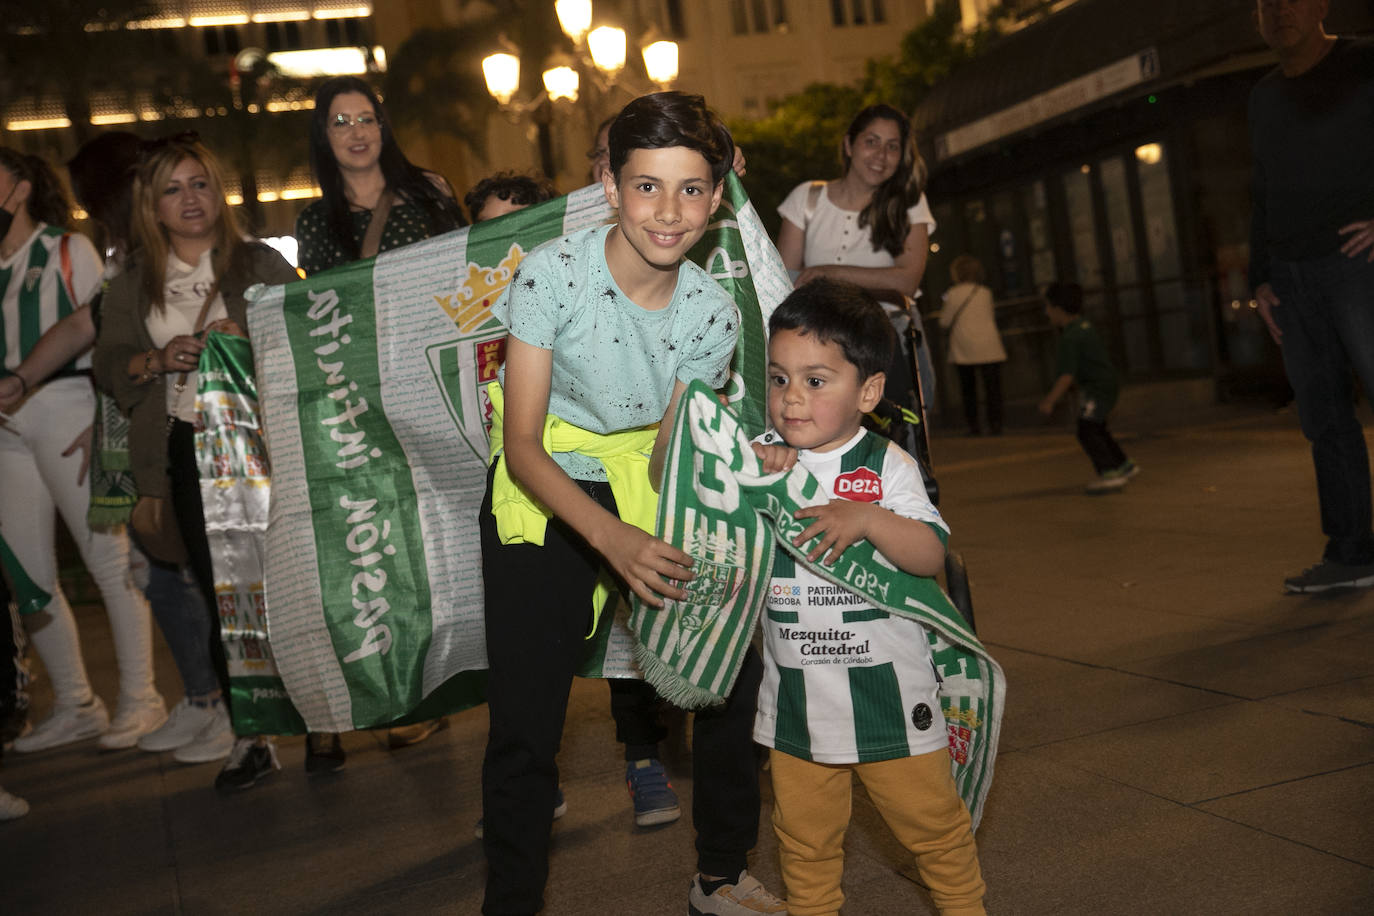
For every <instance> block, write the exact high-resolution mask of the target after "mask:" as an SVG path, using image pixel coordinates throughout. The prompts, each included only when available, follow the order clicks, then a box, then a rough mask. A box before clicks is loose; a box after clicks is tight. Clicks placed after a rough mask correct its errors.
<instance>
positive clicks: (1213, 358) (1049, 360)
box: [915, 0, 1374, 398]
mask: <svg viewBox="0 0 1374 916" xmlns="http://www.w3.org/2000/svg"><path fill="white" fill-rule="evenodd" d="M1331 6H1332V10H1331V15H1330V16H1329V17H1328V20H1327V26H1328V31H1332V32H1336V33H1341V34H1360V33H1366V34H1367V33H1369V32H1371V31H1374V13H1372V12H1371V10H1370V8H1369V7H1368V5H1367V4H1363V3H1360V2H1356V0H1346V2H1342V0H1332V4H1331ZM1253 10H1254V0H1215V2H1212V3H1207V4H1197V3H1193V2H1188V0H1078V2H1076V3H1068V4H1060V6H1059V8H1058V9H1057V10H1056V11H1054V12H1053V13H1052V14H1051V15H1049V16H1047V17H1045V18H1043V19H1042V20H1040V21H1037V22H1035V23H1034V24H1031V25H1029V26H1027V27H1025V28H1022V29H1019V30H1017V31H1015V32H1013V33H1012V34H1009V35H1007V36H1005V37H1004V38H1002V39H1000V40H999V41H997V42H996V43H994V44H993V45H992V46H991V47H990V48H988V50H987V52H986V54H984V55H983V56H981V57H980V58H979V59H977V60H975V61H973V62H972V63H971V64H970V65H968V66H967V67H965V68H963V69H961V70H959V71H957V72H956V73H954V74H953V75H952V77H951V78H950V79H949V80H948V81H946V82H945V83H944V84H942V85H941V86H940V87H938V88H937V89H936V90H935V91H934V92H933V93H932V94H931V95H930V96H929V97H928V98H927V99H926V100H925V101H924V102H923V103H922V105H921V107H920V109H919V110H918V111H917V112H916V113H915V118H916V123H917V128H918V131H919V133H920V136H921V137H922V138H923V143H924V146H925V148H926V152H927V157H928V161H929V164H930V168H931V178H930V184H929V189H928V195H929V198H930V200H931V202H932V206H933V210H934V214H935V216H936V219H937V220H938V221H939V224H940V228H939V232H938V233H937V236H936V240H937V250H935V251H933V253H932V256H931V259H930V263H929V267H928V269H927V272H926V281H927V282H926V291H927V294H928V296H933V297H935V298H938V296H939V294H940V293H941V292H942V291H943V290H944V289H945V288H947V287H948V286H949V285H950V281H949V278H948V266H949V263H950V261H951V260H952V259H953V258H954V257H955V256H957V255H959V254H961V253H965V252H967V253H970V254H973V255H975V256H976V257H977V258H978V259H979V260H980V262H981V263H982V264H983V267H984V270H985V271H986V272H987V275H988V281H989V286H991V287H992V289H993V290H994V292H995V294H996V296H997V301H998V316H999V322H1000V323H1001V325H1002V327H1003V330H1004V334H1005V336H1006V342H1007V344H1008V350H1009V352H1010V353H1011V360H1010V361H1009V363H1008V370H1007V385H1008V388H1009V393H1010V395H1011V396H1012V397H1016V396H1018V395H1019V396H1020V397H1022V398H1028V397H1030V396H1032V395H1034V394H1036V393H1038V392H1042V391H1043V390H1044V389H1045V388H1046V387H1047V386H1048V384H1049V382H1050V381H1051V379H1052V374H1053V335H1052V333H1051V332H1050V331H1049V329H1048V326H1047V324H1046V323H1045V321H1044V318H1043V316H1042V315H1041V308H1042V304H1041V302H1040V300H1039V298H1038V293H1039V292H1040V291H1041V290H1042V289H1043V288H1044V286H1045V285H1046V284H1047V283H1049V282H1051V281H1054V280H1057V279H1060V280H1063V279H1067V280H1074V281H1077V282H1078V283H1080V284H1082V286H1083V287H1084V289H1085V292H1086V294H1087V311H1088V313H1089V314H1090V316H1091V317H1092V318H1093V319H1094V320H1095V321H1096V323H1097V324H1098V325H1099V327H1100V328H1101V329H1103V331H1104V333H1105V336H1106V337H1107V340H1108V342H1109V345H1110V346H1111V348H1112V350H1113V351H1114V355H1115V357H1116V361H1117V364H1118V366H1119V367H1120V368H1121V369H1122V370H1123V371H1124V372H1125V374H1126V375H1127V376H1128V377H1130V378H1135V379H1159V378H1168V377H1189V376H1192V377H1207V376H1211V377H1213V378H1215V379H1216V382H1217V393H1218V395H1219V396H1221V397H1228V396H1240V395H1244V394H1247V393H1250V392H1254V391H1257V390H1262V391H1265V392H1266V393H1267V392H1271V391H1275V390H1276V389H1281V388H1282V386H1283V381H1282V369H1281V366H1280V365H1279V359H1278V352H1277V348H1276V347H1275V346H1274V345H1273V344H1272V342H1271V341H1270V340H1269V337H1268V334H1267V333H1266V332H1265V330H1264V327H1263V324H1262V322H1261V321H1260V320H1259V316H1258V314H1257V313H1256V312H1255V310H1254V307H1253V304H1252V302H1251V299H1250V290H1249V288H1248V284H1247V281H1246V268H1247V265H1248V260H1249V247H1248V246H1249V218H1250V151H1249V143H1248V132H1247V126H1246V104H1247V99H1248V96H1249V92H1250V87H1251V86H1253V85H1254V83H1255V81H1256V80H1258V79H1259V77H1260V76H1261V75H1262V74H1263V73H1264V72H1266V70H1268V69H1269V68H1271V67H1273V66H1274V64H1275V61H1276V59H1275V58H1274V56H1273V55H1272V54H1271V53H1270V52H1269V51H1268V50H1267V49H1266V48H1265V46H1264V44H1263V42H1262V41H1261V40H1260V38H1259V35H1258V33H1257V32H1256V30H1255V26H1254V21H1253V18H1252V15H1253Z"/></svg>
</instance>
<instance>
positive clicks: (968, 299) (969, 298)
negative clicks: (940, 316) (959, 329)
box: [949, 284, 978, 331]
mask: <svg viewBox="0 0 1374 916" xmlns="http://www.w3.org/2000/svg"><path fill="white" fill-rule="evenodd" d="M976 295H978V286H977V284H975V285H974V287H973V292H971V293H969V294H968V295H967V296H965V297H964V301H963V302H960V303H959V307H958V308H957V309H955V310H954V315H953V317H951V318H950V319H949V329H950V330H951V331H952V330H954V323H955V322H956V321H958V320H959V316H960V315H962V314H963V313H964V306H966V305H968V304H969V303H970V302H972V301H973V297H974V296H976Z"/></svg>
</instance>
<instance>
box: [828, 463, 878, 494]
mask: <svg viewBox="0 0 1374 916" xmlns="http://www.w3.org/2000/svg"><path fill="white" fill-rule="evenodd" d="M835 495H836V496H838V497H839V498H840V499H852V500H853V501H855V502H860V503H876V502H877V501H878V500H880V499H882V498H883V481H882V478H880V477H879V476H878V475H877V474H876V473H874V472H873V471H871V470H869V469H868V468H857V469H855V470H853V471H846V472H845V473H843V474H841V475H840V476H839V477H836V478H835Z"/></svg>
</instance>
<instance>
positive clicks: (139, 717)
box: [98, 693, 167, 751]
mask: <svg viewBox="0 0 1374 916" xmlns="http://www.w3.org/2000/svg"><path fill="white" fill-rule="evenodd" d="M166 721H167V704H166V703H164V702H163V701H162V696H161V695H160V694H156V693H155V694H153V695H152V696H151V697H149V698H148V699H146V700H135V701H133V702H131V703H124V702H121V703H120V704H119V712H117V713H115V717H114V719H113V720H112V721H111V722H110V729H109V731H107V732H105V734H103V735H101V736H100V741H99V742H98V743H99V745H100V746H101V748H103V749H104V750H107V751H121V750H124V749H125V748H128V747H133V746H134V745H135V744H138V739H139V738H141V737H143V736H144V735H146V734H148V733H149V732H151V731H153V730H155V729H158V728H161V727H162V724H163V723H164V722H166Z"/></svg>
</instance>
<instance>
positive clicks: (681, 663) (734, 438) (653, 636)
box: [630, 382, 1006, 825]
mask: <svg viewBox="0 0 1374 916" xmlns="http://www.w3.org/2000/svg"><path fill="white" fill-rule="evenodd" d="M749 441H750V435H749V432H748V431H747V430H746V428H745V427H744V426H743V425H742V424H741V423H740V421H739V419H738V418H737V417H736V415H735V414H734V413H733V412H732V411H730V410H729V409H727V408H726V407H724V406H722V404H721V403H720V399H719V398H717V397H716V395H715V393H714V392H712V391H711V390H710V389H708V388H707V387H706V386H705V385H703V384H701V383H700V382H694V383H693V384H692V385H691V386H690V387H689V388H688V389H687V392H686V393H685V394H684V395H683V398H682V402H681V404H680V405H679V407H678V414H677V422H676V424H675V426H674V428H673V435H672V439H671V442H670V447H669V452H668V455H667V462H666V465H665V470H664V484H663V491H662V493H661V495H660V498H659V504H658V523H657V533H658V535H659V537H661V538H663V539H664V540H666V541H667V542H668V543H670V544H672V545H673V546H675V547H678V548H680V549H681V550H683V551H684V552H686V553H688V554H691V556H692V558H693V560H694V563H693V566H692V571H693V572H694V573H695V574H696V578H694V579H692V581H691V582H689V583H687V584H686V585H685V586H684V587H685V588H686V590H687V597H686V598H685V599H683V600H681V601H674V600H667V601H665V602H664V607H663V608H661V609H659V608H653V607H650V606H648V605H646V604H644V603H643V602H641V601H640V600H639V599H638V598H637V597H636V598H635V599H634V601H633V604H634V610H633V612H632V613H631V615H630V628H631V630H632V631H633V632H634V634H635V637H636V639H637V640H638V643H639V645H638V646H637V647H636V653H635V654H636V659H637V661H638V662H639V665H640V668H641V669H642V670H643V672H644V676H645V679H646V680H648V681H649V682H650V683H652V684H653V685H654V686H655V687H656V688H657V689H658V692H659V693H660V694H661V695H662V696H663V697H664V698H665V699H667V700H669V701H671V702H673V703H676V704H678V705H680V706H685V707H689V708H694V707H702V706H708V705H712V704H717V703H721V702H723V701H724V699H725V697H726V696H727V695H728V694H729V692H730V689H731V688H732V687H733V686H734V683H735V678H736V676H737V675H738V674H739V668H740V664H741V662H742V660H743V656H744V651H745V649H746V648H747V647H748V645H749V641H750V639H751V638H752V636H753V633H754V629H755V627H756V626H757V624H758V618H759V614H760V612H761V610H762V608H763V606H764V603H765V601H766V598H767V590H768V586H769V577H770V573H771V571H772V566H773V557H774V553H775V551H776V550H777V549H778V547H779V545H781V546H782V547H783V548H784V549H786V550H787V552H788V553H790V554H792V555H793V556H794V557H795V559H796V561H797V562H798V563H800V564H803V565H805V566H806V567H807V568H808V569H810V570H811V571H812V572H814V573H816V574H817V575H819V576H822V577H824V578H826V579H828V580H830V581H831V582H834V583H835V584H836V585H839V586H842V587H844V588H847V589H850V590H851V591H854V592H857V593H859V594H861V595H863V596H864V597H865V598H866V599H867V600H869V601H871V602H872V603H873V606H874V607H877V608H880V609H882V610H885V611H887V612H889V613H891V614H895V615H897V616H900V617H906V618H909V619H911V620H914V621H916V622H917V623H919V624H921V625H922V626H923V627H925V629H926V632H927V633H928V634H929V637H930V641H931V653H932V656H933V660H934V662H935V666H936V669H937V671H938V672H939V675H940V678H941V680H942V682H943V683H942V686H941V698H940V703H941V706H942V708H943V709H944V713H945V719H946V722H947V723H948V728H949V744H950V756H951V758H952V766H953V770H954V779H955V783H956V785H957V786H958V788H959V792H960V794H961V795H962V796H963V798H964V801H965V803H966V804H967V805H968V808H969V812H970V814H972V816H973V823H974V824H975V825H977V823H978V820H979V818H980V817H981V815H982V808H983V802H984V800H985V799H986V797H987V791H988V787H989V786H990V785H991V783H992V771H993V763H994V762H995V760H996V757H997V741H998V737H999V734H1000V731H1001V721H1002V704H1003V701H1004V698H1005V695H1006V684H1005V681H1004V679H1003V676H1002V669H1001V667H1000V666H999V665H998V664H997V662H996V661H994V660H993V658H992V656H990V655H989V654H988V652H987V650H986V649H984V648H983V645H982V643H981V642H979V641H978V637H977V636H975V635H974V634H973V633H972V632H971V631H970V630H969V629H968V626H967V625H966V624H965V622H964V619H963V617H962V616H960V614H959V612H958V610H956V609H955V607H954V605H953V604H951V603H950V601H949V598H948V597H947V596H946V595H945V593H944V592H943V591H942V590H941V589H940V587H939V585H938V584H936V582H935V580H934V579H928V578H923V577H919V576H912V575H909V574H907V573H904V572H901V571H900V570H898V569H896V568H895V567H893V566H892V564H890V563H889V562H887V560H885V559H883V558H882V557H881V556H880V555H879V554H878V553H877V551H876V550H875V549H874V547H873V545H872V544H870V543H868V542H867V541H860V542H859V543H857V544H854V545H852V546H850V547H849V548H848V549H847V550H845V552H844V554H843V555H842V556H841V557H840V559H839V561H838V562H837V563H836V564H835V565H834V566H827V565H824V564H821V563H813V562H811V561H810V560H808V559H807V556H806V555H807V552H808V551H809V550H811V549H812V548H814V547H815V545H816V544H817V543H818V541H819V538H815V539H813V540H812V541H810V542H808V543H807V544H806V545H804V546H803V547H794V546H793V544H792V538H794V537H795V536H796V535H798V534H800V533H801V531H802V530H803V529H804V528H805V527H806V526H807V525H808V524H809V522H807V521H799V520H798V519H797V518H796V516H795V513H796V511H797V510H798V509H800V508H802V507H803V506H808V505H815V504H816V503H818V502H824V501H826V499H827V497H826V495H825V494H824V493H823V492H822V489H821V486H820V483H819V482H818V481H817V480H816V479H815V478H814V477H812V476H811V474H810V472H808V471H807V470H806V469H805V468H803V467H802V466H801V465H797V466H796V467H794V468H793V469H792V470H791V471H787V472H779V473H775V474H764V473H763V470H762V465H761V463H760V462H759V459H758V458H757V457H756V456H755V454H754V452H753V449H752V448H750V445H749Z"/></svg>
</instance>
